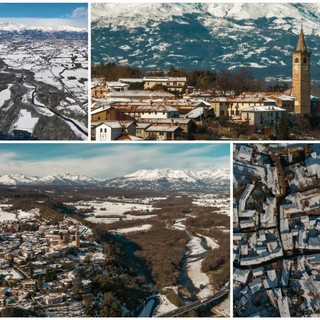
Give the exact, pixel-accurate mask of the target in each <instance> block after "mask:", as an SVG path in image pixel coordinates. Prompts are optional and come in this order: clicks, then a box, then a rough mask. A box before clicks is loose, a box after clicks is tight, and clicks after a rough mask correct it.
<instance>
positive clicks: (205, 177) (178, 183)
mask: <svg viewBox="0 0 320 320" xmlns="http://www.w3.org/2000/svg"><path fill="white" fill-rule="evenodd" d="M0 185H7V186H8V185H11V186H12V185H15V186H27V185H30V186H40V185H42V186H83V187H109V188H120V189H131V190H134V189H136V190H150V189H151V190H154V191H212V190H217V189H219V190H225V191H229V186H230V178H229V170H228V169H224V168H222V169H213V170H205V171H192V170H174V169H153V170H138V171H136V172H133V173H131V174H128V175H125V176H123V177H118V178H114V179H107V180H106V179H95V178H89V177H87V176H84V175H72V174H59V175H48V176H45V177H36V176H25V175H22V174H8V175H2V176H0Z"/></svg>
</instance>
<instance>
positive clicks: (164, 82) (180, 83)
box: [143, 77, 187, 93]
mask: <svg viewBox="0 0 320 320" xmlns="http://www.w3.org/2000/svg"><path fill="white" fill-rule="evenodd" d="M143 83H144V89H146V90H148V89H152V88H154V87H155V86H157V85H160V86H162V87H164V88H165V89H166V90H168V91H171V92H179V93H181V92H182V91H184V90H185V87H186V83H187V78H186V77H144V78H143Z"/></svg>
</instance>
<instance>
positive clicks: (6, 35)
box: [0, 22, 88, 40]
mask: <svg viewBox="0 0 320 320" xmlns="http://www.w3.org/2000/svg"><path fill="white" fill-rule="evenodd" d="M0 37H1V39H2V40H5V39H14V38H19V37H25V38H33V39H47V38H57V39H64V38H66V39H81V40H82V39H83V40H86V39H87V37H88V31H87V30H86V29H85V28H76V27H71V26H58V27H50V26H32V25H25V24H21V23H9V22H4V23H0Z"/></svg>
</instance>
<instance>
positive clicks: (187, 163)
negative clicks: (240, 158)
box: [0, 143, 230, 178]
mask: <svg viewBox="0 0 320 320" xmlns="http://www.w3.org/2000/svg"><path fill="white" fill-rule="evenodd" d="M229 152H230V147H229V144H221V143H219V144H212V143H196V144H194V143H192V144H190V143H179V144H169V143H168V144H162V143H150V144H149V143H143V144H65V143H55V144H44V143H40V144H38V143H36V144H0V174H10V173H21V174H25V175H38V176H43V175H49V174H59V173H72V174H85V175H88V176H90V177H103V178H113V177H118V176H122V175H125V174H128V173H131V172H134V171H136V170H139V169H157V168H172V169H192V170H206V169H212V168H222V167H224V168H227V167H229V163H230V158H229Z"/></svg>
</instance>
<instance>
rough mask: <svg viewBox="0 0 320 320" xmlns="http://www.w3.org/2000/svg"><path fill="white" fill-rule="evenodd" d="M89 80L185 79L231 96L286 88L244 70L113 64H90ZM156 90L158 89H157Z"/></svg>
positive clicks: (137, 87)
mask: <svg viewBox="0 0 320 320" xmlns="http://www.w3.org/2000/svg"><path fill="white" fill-rule="evenodd" d="M91 70H92V77H93V78H104V79H105V80H106V81H117V80H118V79H119V78H143V77H144V76H155V77H163V76H167V77H186V78H187V86H190V87H195V88H197V89H201V90H212V93H218V94H219V95H227V94H229V93H231V92H232V93H233V94H235V95H239V94H241V93H242V92H248V91H253V92H258V91H280V92H281V91H284V90H286V89H288V85H287V84H286V83H269V84H267V83H265V82H264V81H263V80H261V79H258V78H256V77H255V76H254V74H253V73H252V72H251V71H250V69H248V68H245V67H240V68H236V69H232V70H227V69H223V70H220V71H212V70H197V69H194V70H191V71H187V70H185V69H178V68H173V67H172V68H170V69H169V70H167V71H162V70H160V71H145V70H143V69H141V68H138V67H132V66H129V65H119V64H116V63H114V62H112V63H106V64H103V63H102V64H92V66H91ZM129 89H132V90H137V89H143V84H142V83H135V84H132V85H131V86H130V88H129ZM157 89H159V88H157Z"/></svg>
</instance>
